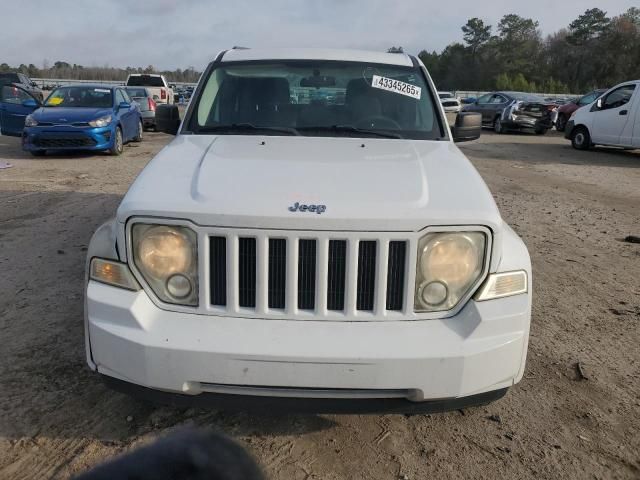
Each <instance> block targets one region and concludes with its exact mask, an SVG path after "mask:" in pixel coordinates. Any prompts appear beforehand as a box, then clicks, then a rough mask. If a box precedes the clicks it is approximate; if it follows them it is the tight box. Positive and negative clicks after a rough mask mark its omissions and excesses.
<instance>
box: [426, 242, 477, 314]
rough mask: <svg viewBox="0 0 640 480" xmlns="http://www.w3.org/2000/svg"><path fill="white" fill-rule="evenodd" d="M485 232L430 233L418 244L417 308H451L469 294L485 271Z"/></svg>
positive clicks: (433, 310)
mask: <svg viewBox="0 0 640 480" xmlns="http://www.w3.org/2000/svg"><path fill="white" fill-rule="evenodd" d="M486 244H487V240H486V235H485V234H484V233H482V232H441V233H429V234H427V235H425V236H424V237H422V238H421V239H420V242H419V243H418V264H417V269H416V287H415V311H416V312H436V311H445V310H451V309H452V308H453V307H455V306H456V305H457V304H458V303H459V302H460V300H461V299H462V298H463V297H464V296H465V295H467V294H468V293H469V290H470V289H471V288H473V286H474V285H475V284H476V283H477V281H478V280H479V279H480V277H481V275H482V272H483V270H484V264H485V255H486V253H485V250H486Z"/></svg>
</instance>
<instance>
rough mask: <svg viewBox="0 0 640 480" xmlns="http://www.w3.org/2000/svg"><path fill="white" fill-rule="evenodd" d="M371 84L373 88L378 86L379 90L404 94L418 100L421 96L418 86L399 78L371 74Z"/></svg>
mask: <svg viewBox="0 0 640 480" xmlns="http://www.w3.org/2000/svg"><path fill="white" fill-rule="evenodd" d="M371 86H372V87H373V88H380V89H381V90H386V91H388V92H393V93H399V94H400V95H406V96H407V97H411V98H415V99H416V100H420V97H421V96H422V89H421V88H420V87H416V86H415V85H411V84H410V83H404V82H401V81H400V80H393V79H392V78H387V77H381V76H379V75H374V76H373V80H372V81H371Z"/></svg>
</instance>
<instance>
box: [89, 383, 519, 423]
mask: <svg viewBox="0 0 640 480" xmlns="http://www.w3.org/2000/svg"><path fill="white" fill-rule="evenodd" d="M100 376H101V377H102V379H103V381H104V382H105V383H106V384H107V386H109V387H110V388H112V389H114V390H116V391H119V392H122V393H126V394H127V395H131V396H132V397H134V398H137V399H140V400H145V401H148V402H151V403H156V404H161V405H170V406H173V407H184V408H192V407H213V408H216V409H220V410H226V411H236V412H237V411H250V412H265V413H309V414H315V413H318V414H319V413H342V414H365V413H422V414H427V413H441V412H448V411H452V410H460V409H463V408H468V407H476V406H481V405H486V404H488V403H491V402H494V401H496V400H498V399H500V398H502V397H503V396H504V395H505V393H507V390H508V389H507V388H502V389H500V390H493V391H491V392H485V393H479V394H477V395H470V396H468V397H460V398H449V399H443V400H427V401H424V402H412V401H409V400H406V399H403V398H372V399H364V400H363V399H331V398H290V397H262V396H247V395H233V394H223V393H201V394H199V395H185V394H181V393H173V392H165V391H162V390H154V389H152V388H147V387H143V386H141V385H136V384H134V383H129V382H125V381H123V380H119V379H116V378H113V377H109V376H107V375H100Z"/></svg>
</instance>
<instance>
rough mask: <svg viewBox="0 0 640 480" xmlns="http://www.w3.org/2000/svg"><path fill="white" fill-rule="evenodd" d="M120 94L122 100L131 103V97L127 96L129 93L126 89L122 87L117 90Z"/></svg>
mask: <svg viewBox="0 0 640 480" xmlns="http://www.w3.org/2000/svg"><path fill="white" fill-rule="evenodd" d="M118 91H119V92H120V93H121V94H122V96H123V97H124V101H125V102H127V103H131V97H130V96H129V93H128V92H127V90H125V89H122V90H118Z"/></svg>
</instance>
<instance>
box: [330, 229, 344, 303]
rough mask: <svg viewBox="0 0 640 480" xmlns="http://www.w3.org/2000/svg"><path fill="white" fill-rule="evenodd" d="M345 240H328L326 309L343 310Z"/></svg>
mask: <svg viewBox="0 0 640 480" xmlns="http://www.w3.org/2000/svg"><path fill="white" fill-rule="evenodd" d="M346 266H347V242H346V241H345V240H330V241H329V268H328V272H327V277H328V278H327V310H337V311H342V310H344V292H345V278H346V277H345V275H346V273H347V270H346Z"/></svg>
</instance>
